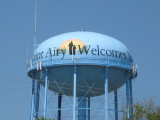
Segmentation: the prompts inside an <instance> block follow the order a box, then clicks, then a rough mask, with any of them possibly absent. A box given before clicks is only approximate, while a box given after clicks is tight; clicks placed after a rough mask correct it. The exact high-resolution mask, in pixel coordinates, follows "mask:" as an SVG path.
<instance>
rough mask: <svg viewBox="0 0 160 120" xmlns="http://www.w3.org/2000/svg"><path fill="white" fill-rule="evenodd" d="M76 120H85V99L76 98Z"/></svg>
mask: <svg viewBox="0 0 160 120" xmlns="http://www.w3.org/2000/svg"><path fill="white" fill-rule="evenodd" d="M78 120H86V97H78Z"/></svg>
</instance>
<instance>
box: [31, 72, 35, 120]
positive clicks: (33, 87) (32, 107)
mask: <svg viewBox="0 0 160 120" xmlns="http://www.w3.org/2000/svg"><path fill="white" fill-rule="evenodd" d="M32 78H33V80H32V101H31V102H32V103H31V115H30V120H33V116H34V98H35V91H34V89H35V75H32Z"/></svg>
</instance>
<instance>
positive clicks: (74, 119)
mask: <svg viewBox="0 0 160 120" xmlns="http://www.w3.org/2000/svg"><path fill="white" fill-rule="evenodd" d="M76 77H77V74H76V66H74V78H73V120H76V96H77V95H76V89H77V88H76V84H77V83H76V82H77V80H76Z"/></svg>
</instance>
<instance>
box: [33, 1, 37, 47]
mask: <svg viewBox="0 0 160 120" xmlns="http://www.w3.org/2000/svg"><path fill="white" fill-rule="evenodd" d="M36 36H37V0H35V17H34V50H35V49H36V43H37V42H36Z"/></svg>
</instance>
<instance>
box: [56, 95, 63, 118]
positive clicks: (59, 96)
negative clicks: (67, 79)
mask: <svg viewBox="0 0 160 120" xmlns="http://www.w3.org/2000/svg"><path fill="white" fill-rule="evenodd" d="M61 103H62V95H60V94H58V119H57V120H61Z"/></svg>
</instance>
